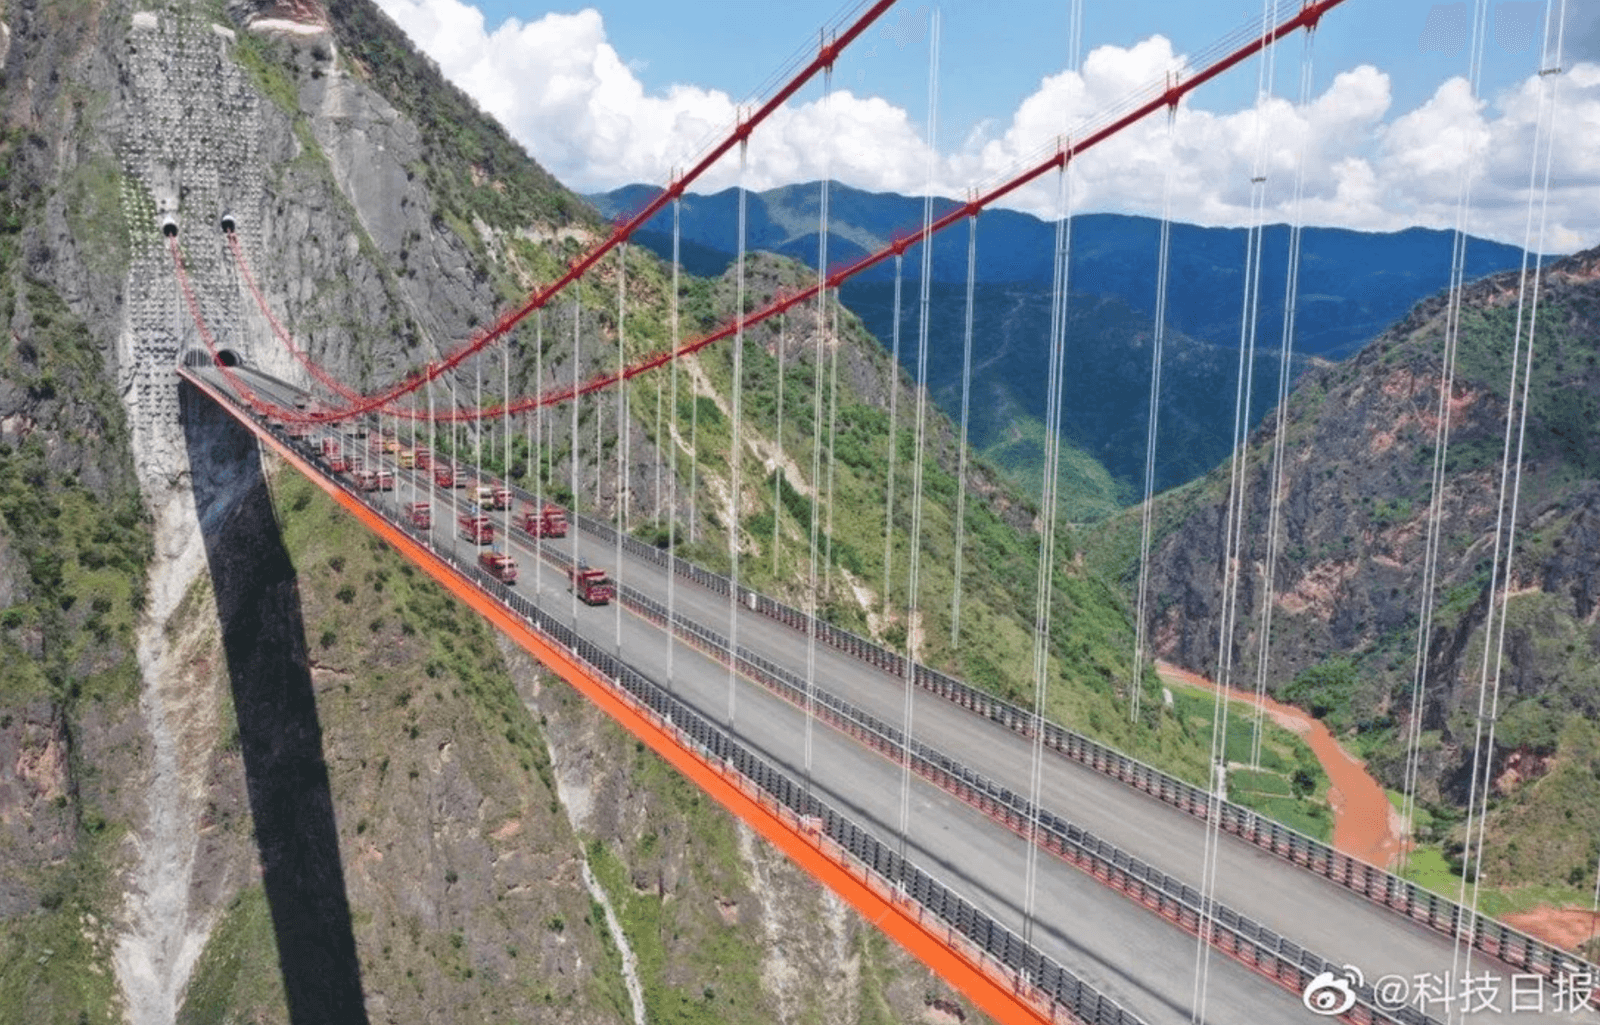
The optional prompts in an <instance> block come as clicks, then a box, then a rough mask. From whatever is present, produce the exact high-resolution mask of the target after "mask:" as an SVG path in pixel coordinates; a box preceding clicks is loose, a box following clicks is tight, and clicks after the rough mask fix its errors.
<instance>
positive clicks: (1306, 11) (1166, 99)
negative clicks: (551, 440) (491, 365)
mask: <svg viewBox="0 0 1600 1025" xmlns="http://www.w3.org/2000/svg"><path fill="white" fill-rule="evenodd" d="M892 2H893V0H880V2H879V3H876V4H874V5H873V7H872V8H871V9H870V10H869V11H868V12H867V14H866V15H863V17H862V19H861V20H859V21H857V22H856V23H855V24H854V25H852V26H851V28H850V30H848V31H847V32H846V33H845V34H844V35H842V36H840V37H839V39H838V40H837V41H836V42H835V43H833V44H832V45H830V46H825V47H823V49H822V50H821V51H820V52H819V54H818V56H817V58H815V59H814V60H813V61H812V62H811V64H809V65H807V67H806V68H805V69H804V70H803V71H802V72H801V73H800V74H799V75H797V76H796V77H795V78H794V79H792V80H791V81H790V83H789V85H788V86H786V87H785V88H784V89H783V90H781V91H780V92H779V93H778V94H777V96H775V97H774V99H773V100H772V101H769V102H768V103H767V104H766V105H765V106H763V107H762V109H761V116H762V117H765V116H766V115H767V114H769V113H771V111H772V109H774V103H775V102H781V100H782V99H785V98H787V97H788V96H790V95H792V94H793V93H794V91H795V90H796V89H798V88H799V87H800V85H801V84H803V80H804V78H807V77H809V76H810V75H812V74H814V73H815V72H816V71H817V70H819V69H820V68H822V67H824V66H825V63H824V58H826V59H827V61H828V62H831V60H832V59H833V58H834V57H836V56H837V54H838V51H839V49H841V48H842V47H843V46H844V45H845V44H846V43H848V42H849V41H850V40H852V39H854V38H856V36H858V35H859V34H860V31H861V30H864V29H865V27H866V25H867V24H869V23H870V21H871V19H873V18H876V17H877V16H878V15H879V14H881V13H882V10H883V9H886V8H887V7H888V6H889V4H890V3H892ZM1343 2H1344V0H1311V2H1308V3H1306V4H1305V5H1304V6H1302V7H1301V8H1300V10H1299V11H1298V12H1297V13H1296V14H1294V15H1293V16H1292V17H1289V18H1287V19H1285V20H1284V21H1282V22H1281V23H1279V24H1278V25H1277V26H1276V27H1274V28H1273V29H1272V30H1271V31H1268V32H1261V33H1258V34H1255V35H1254V36H1253V37H1252V38H1251V39H1250V40H1249V41H1248V42H1246V43H1244V44H1242V45H1240V46H1238V47H1237V48H1235V49H1234V50H1232V51H1230V52H1228V53H1227V54H1225V55H1224V56H1222V57H1220V58H1218V59H1217V60H1216V61H1214V62H1212V63H1211V64H1208V65H1207V66H1205V67H1204V68H1202V69H1200V70H1199V71H1198V72H1196V73H1195V74H1194V75H1193V76H1192V77H1190V78H1188V79H1185V80H1182V81H1169V82H1168V83H1167V85H1166V88H1165V89H1163V90H1161V91H1159V93H1158V94H1157V95H1155V96H1154V97H1153V98H1152V99H1150V100H1147V101H1146V102H1144V103H1142V104H1139V105H1137V106H1135V107H1133V108H1132V109H1131V110H1129V111H1128V112H1127V113H1125V114H1123V115H1121V116H1120V117H1116V118H1114V119H1112V120H1110V121H1109V122H1108V123H1106V124H1103V125H1099V126H1096V127H1093V128H1091V129H1090V130H1089V132H1088V134H1087V135H1084V136H1082V137H1081V138H1080V139H1078V140H1067V139H1063V140H1062V142H1061V144H1060V145H1058V147H1057V149H1056V151H1055V152H1054V153H1052V154H1051V155H1050V156H1048V157H1046V158H1045V159H1044V160H1042V161H1040V162H1039V163H1037V164H1035V165H1033V166H1032V167H1029V168H1026V169H1025V170H1023V171H1020V172H1018V173H1017V174H1015V175H1012V176H1011V177H1010V178H1007V179H1005V180H1004V181H1002V182H1001V183H1000V184H999V185H996V186H994V187H993V188H991V189H990V190H989V191H988V192H985V193H983V194H982V195H980V196H978V197H976V198H974V199H972V200H970V201H968V202H967V203H966V204H964V205H962V206H959V207H956V208H954V209H952V210H951V211H950V212H949V213H947V214H945V215H944V216H943V217H941V218H939V219H938V220H936V221H934V222H933V223H932V224H929V225H927V226H925V227H920V228H918V229H916V230H915V231H912V232H910V233H908V234H907V235H905V236H904V237H902V238H900V239H897V240H896V241H894V242H891V243H890V244H889V245H887V246H885V247H883V248H882V249H880V250H878V251H877V252H875V253H871V254H868V255H867V256H864V257H862V258H860V259H859V260H856V261H855V262H854V263H850V264H847V265H845V266H844V267H842V268H840V269H839V270H836V271H834V272H832V273H830V274H829V275H828V276H827V278H826V279H825V280H824V281H823V282H822V283H821V284H814V285H811V286H809V287H807V288H805V289H802V290H801V291H799V292H796V293H794V294H792V295H788V296H781V297H779V298H776V299H774V300H773V301H772V302H771V303H770V304H768V305H767V306H765V307H763V308H762V309H760V310H757V311H755V312H754V313H751V314H749V315H747V316H745V317H744V318H743V320H742V322H741V320H740V319H738V318H735V319H734V320H733V321H732V322H730V323H729V324H727V325H725V326H723V327H722V328H719V329H718V330H716V331H714V332H712V333H711V334H709V335H706V336H704V337H702V338H698V339H695V340H694V341H691V342H687V343H685V344H684V345H681V346H679V347H678V348H676V349H668V350H663V351H661V352H658V353H655V354H653V355H650V356H647V357H645V358H644V359H641V360H640V361H638V362H637V363H634V364H631V365H629V366H627V367H624V368H622V369H620V370H614V371H610V372H607V373H603V374H599V375H596V376H595V377H592V378H590V379H589V380H587V381H585V382H583V383H582V384H579V385H569V386H567V387H564V388H558V389H554V390H552V391H548V392H545V393H544V394H542V395H536V396H528V397H526V398H522V399H518V400H517V401H515V402H510V403H501V404H500V405H496V406H487V407H483V408H480V409H473V410H452V411H450V412H448V413H437V414H435V416H434V419H435V420H439V421H446V422H464V421H474V420H480V419H485V418H489V417H496V416H501V415H504V414H506V413H520V412H525V411H527V410H530V409H537V408H540V407H543V406H551V405H557V404H559V403H562V402H566V401H568V400H570V399H573V398H576V397H579V396H582V395H588V394H590V393H592V392H596V391H600V390H602V389H604V388H608V387H610V386H611V385H614V384H617V383H619V382H622V381H626V380H630V379H632V378H634V377H637V376H639V375H640V374H644V373H647V372H649V371H651V370H655V369H656V368H658V367H662V366H665V365H666V364H668V363H670V362H672V361H673V360H674V359H678V358H680V357H682V356H689V355H692V354H694V353H696V352H699V351H700V350H701V349H704V348H706V347H707V346H709V345H711V344H713V343H715V342H719V341H721V340H722V339H724V338H728V337H730V336H732V335H733V334H734V333H735V332H737V331H738V330H739V329H740V328H741V327H745V328H748V327H750V326H752V325H754V324H759V323H761V322H762V321H764V320H766V319H768V318H769V317H774V316H777V315H779V314H781V313H784V312H786V311H788V310H790V309H792V308H793V307H795V306H798V305H800V304H802V303H805V302H807V301H808V300H810V299H813V298H815V297H816V295H817V293H818V292H820V291H822V290H823V289H824V288H837V287H838V286H839V285H840V284H842V283H843V282H845V281H846V280H848V279H850V278H852V277H854V276H855V275H857V274H860V273H861V272H862V271H865V270H867V269H868V268H870V267H874V266H876V265H877V264H879V263H882V262H883V261H884V260H887V259H888V258H889V257H891V256H895V255H900V254H903V253H904V252H905V251H906V250H907V249H909V248H910V247H911V246H913V245H916V244H917V243H919V242H921V241H922V240H924V239H926V238H928V237H929V236H931V235H932V234H934V233H935V232H938V231H942V230H943V229H945V228H947V227H949V226H950V225H952V224H956V223H958V222H960V221H963V220H965V219H966V218H967V217H970V216H972V215H974V214H977V213H978V212H979V211H981V210H982V209H984V208H985V207H987V206H990V205H992V204H993V203H995V202H996V201H997V200H999V199H1001V198H1003V197H1005V196H1007V195H1010V194H1011V193H1012V192H1015V191H1016V190H1017V189H1020V188H1022V187H1023V186H1024V185H1027V184H1028V183H1029V182H1032V181H1034V180H1035V179H1037V178H1039V177H1040V176H1042V175H1044V174H1046V173H1047V172H1049V171H1051V170H1055V169H1058V168H1064V167H1065V166H1066V165H1067V163H1068V162H1069V161H1070V160H1072V159H1074V158H1075V157H1077V156H1078V155H1079V154H1081V153H1084V152H1086V151H1088V150H1090V149H1092V148H1094V147H1095V146H1097V145H1099V144H1100V143H1102V142H1104V141H1105V140H1106V139H1109V138H1111V137H1112V136H1114V135H1116V134H1117V133H1118V132H1121V131H1122V130H1123V129H1125V128H1127V127H1128V126H1130V125H1132V124H1135V123H1136V122H1138V121H1141V120H1143V119H1144V118H1146V117H1148V116H1149V115H1151V114H1153V113H1155V112H1156V111H1158V110H1161V109H1162V108H1164V107H1166V108H1171V107H1175V106H1177V104H1178V101H1179V100H1181V99H1182V98H1183V97H1184V96H1186V95H1188V94H1189V93H1190V92H1193V91H1194V90H1195V89H1198V88H1199V87H1200V86H1201V85H1203V84H1205V83H1206V82H1209V81H1210V80H1211V79H1213V78H1216V77H1217V76H1218V75H1220V74H1222V73H1223V72H1225V71H1227V70H1228V69H1230V68H1232V67H1234V66H1235V65H1237V64H1239V63H1240V62H1242V61H1245V60H1248V59H1249V58H1250V57H1252V56H1254V55H1255V54H1257V53H1259V52H1260V51H1261V50H1263V49H1264V48H1266V47H1267V46H1269V45H1271V44H1273V43H1276V42H1277V41H1278V40H1279V39H1282V38H1283V37H1284V36H1286V35H1289V34H1290V33H1292V32H1295V31H1298V30H1299V29H1302V28H1305V29H1313V28H1315V27H1316V25H1317V23H1318V21H1319V20H1321V18H1322V16H1323V15H1324V14H1325V13H1327V12H1328V11H1330V10H1332V9H1333V8H1334V7H1337V6H1339V4H1341V3H1343ZM757 120H759V119H758V118H752V119H751V120H750V121H748V122H745V123H743V124H742V125H741V126H740V128H739V130H737V131H736V132H735V133H734V135H733V136H730V137H729V138H728V139H726V140H724V142H723V143H722V145H720V146H718V147H717V148H716V149H715V150H713V151H712V152H711V154H709V155H708V156H707V157H706V159H705V160H702V161H701V162H700V163H699V164H697V165H696V166H695V168H694V170H693V172H692V173H691V174H690V175H686V176H684V177H683V178H681V179H679V180H678V181H677V182H676V183H674V185H673V187H672V188H671V189H668V190H667V191H665V192H663V193H661V194H660V195H659V196H657V197H656V199H655V201H654V202H652V203H651V204H649V205H648V206H646V207H645V208H644V209H642V210H641V211H640V212H639V213H637V214H635V215H634V216H633V217H632V218H631V219H630V220H629V221H628V222H627V223H626V224H625V225H623V226H622V227H621V228H619V229H618V230H617V232H615V233H613V235H612V236H611V237H610V238H609V239H607V240H606V242H605V243H604V244H603V245H602V246H601V248H599V249H596V250H594V251H593V252H591V253H590V255H589V256H587V257H585V258H584V259H583V260H580V261H578V262H575V263H574V264H573V265H572V268H571V269H569V270H568V272H567V273H566V274H565V275H563V276H562V277H561V279H560V280H558V281H557V282H556V283H555V284H553V285H551V286H549V287H548V288H545V289H542V290H540V291H539V292H536V293H535V294H534V296H533V298H531V299H529V301H528V302H527V303H525V304H524V305H523V306H522V307H521V308H519V309H518V310H515V311H512V312H511V313H508V314H506V315H504V316H502V317H501V318H500V320H499V321H497V322H496V324H495V325H494V326H493V327H491V328H490V329H489V331H488V332H486V333H485V334H484V335H482V336H480V337H479V338H478V339H477V340H475V341H473V342H472V343H470V344H468V345H467V346H465V347H464V348H462V349H460V350H458V351H457V352H456V353H454V354H453V355H451V356H448V357H446V358H445V359H444V360H443V361H441V362H440V363H437V364H432V363H430V364H429V366H428V370H427V371H426V372H424V373H417V374H413V375H411V376H410V377H408V378H406V379H405V380H404V381H402V382H401V383H400V384H398V385H396V386H394V387H393V388H390V389H389V390H388V391H386V392H383V393H381V394H378V395H376V396H369V397H368V398H366V399H364V400H363V401H362V402H360V403H358V404H355V405H352V406H350V407H347V408H344V409H339V410H331V411H329V412H327V413H324V414H321V415H317V416H314V417H312V416H308V415H307V414H305V413H304V412H299V411H283V410H281V409H280V410H277V412H278V413H279V415H284V416H285V417H286V419H298V420H307V419H317V420H327V419H339V418H343V417H349V416H353V415H358V414H361V413H366V412H370V411H371V410H374V409H377V408H379V407H387V404H388V403H389V402H391V401H393V400H394V399H395V398H397V397H399V396H401V395H404V394H407V393H409V392H411V391H414V390H415V389H417V388H419V387H421V386H422V385H423V384H424V383H426V382H427V381H429V380H432V379H433V378H434V377H437V376H438V375H439V374H441V373H443V372H444V371H445V370H448V369H451V368H452V367H454V366H456V365H457V364H459V363H460V362H461V361H462V360H464V359H465V358H466V357H468V356H470V355H472V354H473V353H475V352H477V351H478V350H480V349H482V348H483V347H484V346H486V345H488V344H489V343H490V342H491V341H494V340H495V339H497V338H499V337H501V336H503V335H504V334H506V333H507V332H508V331H509V330H510V329H511V328H512V327H514V326H515V325H516V324H517V322H518V321H520V320H521V319H522V318H523V317H525V316H527V315H528V314H529V313H531V312H533V311H534V310H536V309H539V308H540V307H542V306H543V305H545V304H546V303H547V302H548V301H549V300H550V299H551V298H554V296H555V295H556V293H557V292H558V291H560V290H561V289H562V288H565V287H566V286H567V285H568V284H570V283H571V282H573V281H575V280H577V278H578V277H579V276H580V275H581V274H582V273H583V272H584V271H586V270H587V269H588V268H589V267H591V266H593V265H594V263H595V262H596V261H597V260H598V259H599V258H600V256H601V255H603V254H604V253H605V252H607V251H609V250H610V249H611V248H613V247H615V246H616V245H618V244H619V243H620V242H622V241H623V240H624V239H625V238H626V237H627V236H628V235H630V234H632V232H633V231H635V230H637V228H638V227H639V226H641V225H642V224H644V223H645V222H646V221H647V220H648V219H649V218H650V217H652V216H654V214H655V213H656V212H657V211H658V210H660V209H661V208H662V207H663V206H665V204H666V203H667V202H668V201H670V200H671V199H672V198H674V197H676V196H677V195H680V194H681V193H682V191H683V187H684V186H685V185H687V184H688V182H689V181H691V180H692V179H693V177H694V176H698V175H699V174H700V173H702V172H703V171H704V170H705V169H706V168H708V167H709V166H710V161H713V160H714V159H715V158H717V157H720V156H721V155H722V154H723V153H725V152H727V151H728V150H729V149H731V148H732V147H733V146H734V145H735V144H736V143H737V141H738V140H739V139H740V138H743V137H744V136H747V135H748V134H749V130H750V128H752V127H754V125H755V124H756V122H757ZM195 309H196V315H198V308H197V307H196V308H195ZM385 412H389V413H393V414H394V415H396V416H401V417H406V418H412V419H425V418H426V416H427V414H425V413H420V412H413V411H410V410H403V409H398V408H385Z"/></svg>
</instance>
